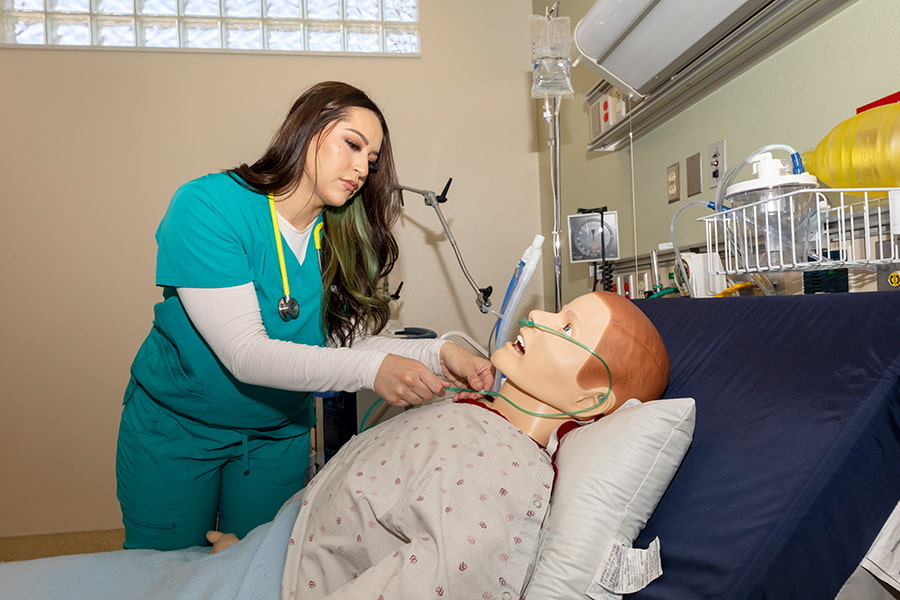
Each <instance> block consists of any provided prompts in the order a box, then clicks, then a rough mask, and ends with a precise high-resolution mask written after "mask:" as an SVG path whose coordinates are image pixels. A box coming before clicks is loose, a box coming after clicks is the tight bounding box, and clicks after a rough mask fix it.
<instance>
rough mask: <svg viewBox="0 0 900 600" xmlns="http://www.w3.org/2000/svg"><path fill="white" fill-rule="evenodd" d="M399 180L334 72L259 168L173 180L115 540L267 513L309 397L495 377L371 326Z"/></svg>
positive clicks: (457, 350)
mask: <svg viewBox="0 0 900 600" xmlns="http://www.w3.org/2000/svg"><path fill="white" fill-rule="evenodd" d="M396 190H397V177H396V172H395V169H394V163H393V155H392V151H391V144H390V136H389V133H388V128H387V124H386V123H385V119H384V116H383V114H382V113H381V111H380V110H379V109H378V107H377V106H376V105H375V104H374V103H373V102H372V101H371V100H370V99H369V98H368V96H366V94H365V93H363V92H362V91H360V90H358V89H356V88H354V87H352V86H350V85H347V84H343V83H338V82H325V83H320V84H317V85H315V86H313V87H311V88H310V89H308V90H307V91H306V92H304V94H303V95H301V96H300V98H298V99H297V101H296V102H295V103H294V105H293V107H292V108H291V110H290V112H289V113H288V116H287V118H286V119H285V121H284V123H283V124H282V125H281V127H280V128H279V130H278V131H277V132H276V134H275V137H274V138H273V141H272V143H271V144H270V146H269V148H268V149H267V150H266V152H265V153H264V154H263V156H262V158H260V159H259V160H258V161H256V162H255V163H253V164H252V165H248V164H243V165H241V166H239V167H237V168H235V169H232V170H229V171H226V172H223V173H215V174H211V175H206V176H204V177H200V178H199V179H196V180H194V181H191V182H189V183H186V184H185V185H183V186H181V187H180V188H179V189H178V191H177V192H176V193H175V195H174V197H173V198H172V201H171V203H170V205H169V208H168V210H167V212H166V214H165V216H164V218H163V220H162V222H161V223H160V225H159V229H158V230H157V233H156V240H157V243H158V254H157V268H156V284H157V285H158V286H160V287H162V291H163V300H162V301H161V302H160V303H158V304H157V305H156V306H155V308H154V321H153V327H152V328H151V330H150V333H149V334H148V335H147V338H146V340H145V341H144V343H143V345H142V346H141V348H140V349H139V350H138V353H137V356H136V357H135V359H134V362H133V364H132V369H131V380H130V382H129V384H128V388H127V389H126V392H125V399H124V407H123V412H122V421H121V425H120V430H119V441H118V452H117V460H116V475H117V483H118V491H117V495H118V498H119V503H120V505H121V508H122V513H123V522H124V524H125V533H126V542H125V547H126V548H153V549H159V550H167V549H175V548H184V547H189V546H196V545H200V544H204V543H205V537H204V536H205V533H206V532H207V531H208V530H210V529H219V530H221V531H233V532H235V533H237V534H238V535H239V536H241V537H243V535H245V534H246V533H247V532H249V531H250V530H251V529H252V528H254V527H255V526H256V525H258V524H260V523H264V522H266V521H269V520H271V519H272V518H273V516H274V515H275V513H276V511H277V510H278V508H279V507H280V506H281V504H282V503H283V502H284V501H285V500H286V499H287V498H289V497H290V496H291V495H292V494H293V493H294V492H296V491H297V490H298V489H300V488H301V487H303V485H304V483H305V481H306V474H307V466H308V460H309V450H310V443H309V437H310V431H309V430H310V427H312V426H313V425H314V423H315V414H314V407H313V401H312V394H313V393H314V392H324V391H337V390H341V391H356V390H359V389H361V388H369V389H373V390H375V392H376V393H377V394H379V396H381V397H383V398H384V399H385V400H386V401H387V402H389V403H391V404H395V405H400V406H403V405H408V404H418V403H420V402H422V401H423V400H426V399H428V398H431V397H432V396H434V395H435V394H437V393H439V392H440V391H441V390H442V389H443V388H444V387H445V386H447V385H448V384H453V385H456V386H460V387H467V388H469V389H476V390H479V389H485V388H487V387H489V386H490V385H491V383H492V379H493V372H492V368H491V366H490V363H489V362H488V361H487V360H486V359H484V358H482V357H478V356H474V355H472V354H471V353H469V352H467V351H465V350H464V349H462V348H461V347H459V346H457V345H455V344H452V343H449V342H446V341H444V340H396V339H389V338H386V337H379V336H377V335H375V334H377V333H378V332H379V331H381V330H382V329H383V328H384V326H385V324H386V323H387V320H388V318H389V316H390V309H389V306H388V303H389V300H390V299H389V298H388V297H387V296H386V295H385V294H384V293H383V292H382V291H381V289H380V286H379V282H380V281H381V280H382V279H383V278H384V277H385V276H386V275H387V274H388V273H389V272H390V271H391V269H392V268H393V265H394V262H395V260H396V258H397V253H398V248H397V243H396V241H395V239H394V237H393V234H392V233H391V230H390V227H391V225H393V223H394V222H395V221H396V219H397V217H398V214H399V213H398V211H399V199H398V196H397V194H396ZM448 382H449V383H448Z"/></svg>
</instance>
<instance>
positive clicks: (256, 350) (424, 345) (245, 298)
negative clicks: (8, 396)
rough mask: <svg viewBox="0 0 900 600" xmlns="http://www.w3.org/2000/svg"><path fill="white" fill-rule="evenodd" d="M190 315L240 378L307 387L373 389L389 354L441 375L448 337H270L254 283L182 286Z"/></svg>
mask: <svg viewBox="0 0 900 600" xmlns="http://www.w3.org/2000/svg"><path fill="white" fill-rule="evenodd" d="M178 296H179V297H180V298H181V302H182V305H183V306H184V310H185V312H187V315H188V317H189V318H190V320H191V322H192V323H193V324H194V327H196V328H197V331H198V332H199V333H200V335H201V336H202V337H203V339H204V340H205V341H206V343H207V344H209V347H210V348H211V349H212V351H213V352H214V353H215V354H216V356H217V357H218V358H219V360H220V361H222V364H223V365H225V368H227V369H228V370H229V371H230V372H231V374H232V375H234V376H235V377H236V378H237V379H238V380H239V381H242V382H244V383H249V384H253V385H263V386H267V387H273V388H279V389H286V390H295V391H308V392H327V391H345V392H355V391H358V390H360V389H362V388H368V389H373V387H374V384H375V375H376V374H377V373H378V369H379V367H380V366H381V363H382V361H383V360H384V358H385V356H387V355H388V354H398V355H400V356H404V357H406V358H412V359H415V360H418V361H420V362H422V363H424V364H425V365H426V366H427V367H428V368H429V369H430V370H431V371H432V372H434V373H436V374H438V375H440V373H441V364H440V348H441V346H442V345H443V344H444V343H445V342H446V340H435V339H423V340H410V339H392V338H388V337H382V336H371V335H370V336H365V337H362V338H359V339H357V340H356V341H355V342H354V344H353V346H352V347H351V348H334V347H325V348H322V347H319V346H309V345H305V344H297V343H294V342H288V341H283V340H275V339H272V338H270V337H269V335H268V333H267V332H266V328H265V326H264V325H263V321H262V315H261V313H260V308H259V300H258V299H257V296H256V291H255V290H254V288H253V284H252V283H247V284H244V285H239V286H235V287H228V288H178Z"/></svg>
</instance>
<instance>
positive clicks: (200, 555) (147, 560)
mask: <svg viewBox="0 0 900 600" xmlns="http://www.w3.org/2000/svg"><path fill="white" fill-rule="evenodd" d="M637 304H638V306H639V307H640V308H641V309H642V310H643V311H644V312H645V313H646V314H647V315H648V316H649V317H650V318H651V320H652V321H653V322H654V323H655V324H656V326H657V328H658V329H659V331H660V333H661V334H662V336H663V339H664V341H665V343H666V345H667V347H668V350H669V353H670V356H671V360H672V373H671V379H670V384H669V387H668V390H667V392H666V398H667V399H669V400H663V401H656V402H648V403H644V404H642V405H639V406H637V407H633V408H631V409H629V411H630V412H627V411H624V410H620V411H617V412H616V413H614V414H613V415H610V416H609V417H605V418H603V419H601V420H600V421H598V422H597V423H595V424H592V425H590V426H589V427H583V428H580V429H579V430H578V431H576V432H573V433H570V434H568V435H567V436H566V437H564V438H563V441H562V443H561V445H560V450H559V452H560V454H561V455H563V456H561V458H563V459H564V458H565V455H564V454H563V453H564V452H567V451H568V452H571V451H572V450H573V449H574V450H578V455H577V456H581V457H582V460H581V461H578V460H563V461H561V464H560V465H558V466H559V474H558V478H557V486H563V485H564V486H567V487H568V489H567V493H566V494H564V495H561V497H560V498H557V490H558V489H559V487H557V488H556V489H554V499H553V501H552V502H551V509H550V530H549V533H548V536H547V540H546V541H545V545H544V547H543V549H542V553H541V556H540V560H539V561H538V565H537V568H536V570H535V577H534V579H533V580H532V586H533V587H532V588H531V589H530V590H529V593H528V594H527V598H528V600H548V599H551V598H552V599H553V600H579V599H580V598H582V596H581V594H580V593H569V592H567V591H565V590H566V589H567V588H566V586H569V587H571V588H572V589H577V590H583V589H585V586H586V584H582V583H580V582H579V583H576V582H575V581H576V580H577V579H578V577H580V576H581V575H584V576H586V577H588V578H590V576H591V574H592V573H593V572H594V569H595V568H596V567H598V566H599V565H596V564H592V563H591V560H592V559H590V558H589V556H592V555H594V554H596V555H601V556H602V555H603V554H604V552H605V549H606V547H607V546H608V540H604V541H601V540H603V536H605V535H610V534H612V533H615V534H616V535H617V536H620V537H624V538H626V541H627V540H628V539H632V540H634V539H635V538H636V540H635V544H634V545H635V547H637V548H646V547H649V546H651V544H652V543H653V541H654V540H655V539H656V538H658V539H659V541H660V554H661V561H662V571H663V573H662V576H660V577H659V578H658V579H656V580H654V581H652V582H650V584H649V585H647V586H646V587H645V588H644V589H642V590H640V591H638V592H636V593H633V594H626V595H625V596H624V597H625V598H626V599H630V598H635V599H636V600H695V599H701V598H702V599H704V600H717V599H723V600H725V599H727V600H763V599H765V600H780V599H783V600H807V599H808V600H827V599H830V598H835V597H836V595H837V594H838V591H839V590H840V588H841V586H842V585H843V583H844V581H845V580H846V579H847V577H848V576H849V575H850V574H851V572H853V570H854V569H855V568H856V566H857V565H858V564H859V563H860V560H861V559H862V558H863V556H864V555H865V553H866V551H867V549H868V548H869V546H870V544H871V543H872V541H873V540H874V539H875V537H876V535H877V534H878V532H879V530H880V529H881V528H882V525H883V523H884V522H885V519H886V518H887V517H888V515H889V514H890V513H891V510H892V509H893V507H894V506H895V505H896V504H897V501H898V499H900V294H897V293H893V292H881V293H858V294H831V295H816V296H784V297H746V298H745V297H741V298H725V299H688V298H677V299H673V298H659V299H653V300H640V301H637ZM690 397H692V398H693V400H691V398H690ZM648 423H651V424H652V425H648ZM604 428H605V429H604ZM629 428H632V429H629ZM582 433H583V435H581V434H582ZM579 435H580V437H576V436H579ZM617 436H618V437H617ZM626 463H630V464H626ZM611 464H612V465H615V466H616V469H610V468H608V465H611ZM625 466H628V467H634V468H633V469H631V472H630V473H625V472H624V470H622V469H623V468H624V467H625ZM673 476H674V478H673ZM625 479H629V483H628V486H631V488H628V487H627V486H623V485H622V483H623V480H625ZM648 482H649V484H648ZM670 482H671V483H670ZM648 487H654V488H655V489H654V491H653V493H652V494H647V489H648ZM611 488H619V489H618V492H617V493H621V494H625V496H624V497H625V498H626V500H625V501H623V500H616V501H614V502H611V503H607V504H608V505H607V506H606V507H605V508H601V507H600V506H599V504H600V503H599V502H594V501H593V500H591V502H593V504H592V503H591V502H585V498H584V497H582V496H583V492H588V493H590V494H599V495H603V494H608V493H609V491H610V489H611ZM628 494H631V496H628ZM660 496H661V498H660ZM617 498H619V496H617ZM608 499H609V498H606V500H608ZM562 500H567V501H568V503H566V502H563V501H562ZM657 503H658V504H657ZM638 505H640V506H639V510H635V507H636V506H638ZM654 507H655V511H654ZM573 511H582V512H581V513H579V514H576V515H574V516H575V517H576V518H574V519H572V518H571V517H572V516H573ZM601 513H602V514H603V515H604V517H606V520H607V521H610V522H611V524H610V523H607V524H601V523H598V522H597V521H599V520H600V519H599V516H600V515H601ZM295 516H296V506H294V507H293V508H291V509H288V510H286V512H284V513H282V514H281V515H279V517H277V518H276V519H275V521H274V522H273V523H272V524H270V525H267V526H263V527H261V528H258V529H256V530H254V531H253V532H251V534H250V535H249V536H248V537H247V538H246V539H245V540H244V541H242V543H241V544H240V545H239V547H240V548H241V551H240V552H228V551H226V552H224V553H222V554H217V555H210V554H206V553H205V552H204V551H203V550H202V549H192V550H186V551H179V552H165V553H159V552H153V551H140V550H134V551H124V552H113V553H107V554H105V555H81V556H73V557H58V558H55V559H46V560H42V561H30V562H25V563H13V564H11V565H0V583H2V582H3V576H4V567H6V568H8V569H9V570H7V571H6V574H7V576H8V575H13V576H14V577H18V578H19V580H20V581H25V582H39V585H32V584H31V583H28V584H27V585H24V586H23V587H24V588H25V589H24V590H23V589H20V590H18V593H17V594H16V595H15V597H16V598H17V599H18V600H30V599H31V598H47V597H67V598H73V599H80V598H91V599H92V600H96V599H97V598H110V599H112V598H116V599H120V598H132V599H142V598H147V599H150V598H161V597H165V598H167V599H169V600H197V599H200V598H241V599H248V600H250V599H252V600H259V599H265V598H269V599H272V600H275V599H277V598H278V592H279V587H280V580H281V569H282V564H283V561H284V556H285V544H284V540H285V539H286V538H287V536H288V535H289V532H290V529H291V526H292V524H293V519H294V518H295ZM648 519H649V520H648ZM623 524H624V526H623ZM558 526H561V527H562V528H563V529H562V530H560V527H558ZM566 527H568V529H565V528H566ZM641 529H643V531H641ZM598 532H599V533H598ZM576 538H580V539H576ZM576 543H578V544H580V546H578V547H575V544H576ZM591 546H596V547H597V548H594V549H596V550H597V551H598V552H596V553H593V552H592V548H591ZM234 548H238V546H235V547H234ZM135 557H139V558H140V560H134V559H135ZM567 563H568V564H567ZM573 563H574V564H573ZM573 566H575V567H578V568H580V569H581V570H582V571H583V573H578V574H577V576H575V575H573V574H572V569H571V568H572V567H573ZM0 596H3V593H2V586H0ZM602 597H603V598H607V597H609V598H612V597H614V596H602ZM842 600H843V599H842ZM852 600H862V599H860V598H853V599H852Z"/></svg>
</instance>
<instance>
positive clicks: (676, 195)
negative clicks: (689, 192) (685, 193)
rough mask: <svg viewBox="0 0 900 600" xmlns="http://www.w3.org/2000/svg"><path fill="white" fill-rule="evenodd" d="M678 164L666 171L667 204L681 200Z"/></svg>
mask: <svg viewBox="0 0 900 600" xmlns="http://www.w3.org/2000/svg"><path fill="white" fill-rule="evenodd" d="M679 165H680V163H675V164H674V165H670V166H669V168H668V169H666V198H668V200H669V202H676V201H678V200H681V175H680V166H679Z"/></svg>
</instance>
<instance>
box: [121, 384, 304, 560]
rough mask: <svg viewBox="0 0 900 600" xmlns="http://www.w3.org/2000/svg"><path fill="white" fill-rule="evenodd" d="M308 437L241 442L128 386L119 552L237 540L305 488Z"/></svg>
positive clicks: (240, 436) (231, 433)
mask: <svg viewBox="0 0 900 600" xmlns="http://www.w3.org/2000/svg"><path fill="white" fill-rule="evenodd" d="M309 438H310V436H309V430H307V431H306V432H305V433H303V434H301V435H297V436H293V437H287V438H278V437H268V436H265V435H262V434H260V435H249V436H248V435H244V434H241V433H238V432H235V431H232V430H229V429H220V428H215V427H209V426H207V425H204V424H202V423H198V422H197V421H193V420H190V419H186V418H184V417H181V416H179V415H177V414H176V413H173V412H172V411H170V410H168V409H166V408H164V407H162V406H160V405H158V404H157V403H156V402H154V401H153V400H151V399H150V398H149V397H148V396H147V394H146V393H145V392H144V391H143V390H142V389H141V388H140V387H139V386H137V385H135V384H134V382H133V381H132V382H131V384H130V385H129V389H128V391H127V392H126V394H125V406H124V408H123V411H122V421H121V424H120V427H119V441H118V448H117V454H116V480H117V496H118V499H119V504H120V506H121V508H122V521H123V523H124V525H125V548H148V549H154V550H175V549H179V548H188V547H191V546H200V545H205V544H206V543H207V542H206V532H207V531H209V530H211V529H218V530H219V531H224V532H229V533H234V534H236V535H237V536H238V537H240V538H243V537H244V536H245V535H246V534H247V533H248V532H249V531H250V530H252V529H253V528H254V527H256V526H257V525H260V524H262V523H265V522H267V521H270V520H272V519H273V518H274V517H275V514H276V513H277V512H278V509H279V508H281V506H282V504H283V503H284V502H285V501H286V500H287V499H288V498H290V497H291V496H292V495H293V494H294V493H295V492H297V491H298V490H299V489H301V488H302V487H303V485H305V483H306V474H307V473H306V471H307V465H308V462H309V449H310V445H309Z"/></svg>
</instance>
